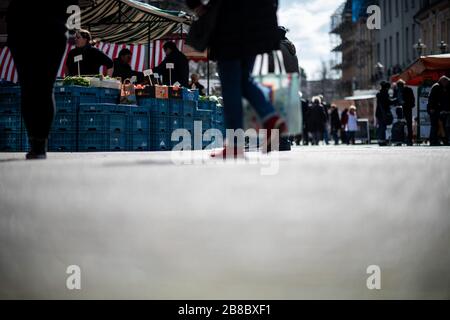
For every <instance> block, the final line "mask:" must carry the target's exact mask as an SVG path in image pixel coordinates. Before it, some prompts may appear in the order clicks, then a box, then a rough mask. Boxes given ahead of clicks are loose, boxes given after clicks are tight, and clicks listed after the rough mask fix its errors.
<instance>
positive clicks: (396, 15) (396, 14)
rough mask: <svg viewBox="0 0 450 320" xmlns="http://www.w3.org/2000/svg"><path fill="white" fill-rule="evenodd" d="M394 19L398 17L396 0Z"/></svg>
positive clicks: (396, 1) (396, 2) (396, 0)
mask: <svg viewBox="0 0 450 320" xmlns="http://www.w3.org/2000/svg"><path fill="white" fill-rule="evenodd" d="M395 17H398V0H395Z"/></svg>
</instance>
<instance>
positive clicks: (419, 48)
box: [414, 39, 427, 57]
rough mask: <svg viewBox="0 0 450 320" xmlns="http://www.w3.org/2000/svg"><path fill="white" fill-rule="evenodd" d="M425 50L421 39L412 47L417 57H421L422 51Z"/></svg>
mask: <svg viewBox="0 0 450 320" xmlns="http://www.w3.org/2000/svg"><path fill="white" fill-rule="evenodd" d="M426 48H427V46H426V45H425V44H424V43H423V42H422V39H419V41H417V43H416V44H415V45H414V49H416V50H417V54H418V55H419V57H420V56H421V55H422V52H423V50H424V49H426Z"/></svg>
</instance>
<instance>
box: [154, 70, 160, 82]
mask: <svg viewBox="0 0 450 320" xmlns="http://www.w3.org/2000/svg"><path fill="white" fill-rule="evenodd" d="M153 76H154V77H155V79H156V83H157V84H159V83H160V82H159V73H155V74H153Z"/></svg>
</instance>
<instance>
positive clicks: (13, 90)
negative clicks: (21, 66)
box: [0, 87, 21, 113]
mask: <svg viewBox="0 0 450 320" xmlns="http://www.w3.org/2000/svg"><path fill="white" fill-rule="evenodd" d="M20 100H21V90H20V87H0V113H20Z"/></svg>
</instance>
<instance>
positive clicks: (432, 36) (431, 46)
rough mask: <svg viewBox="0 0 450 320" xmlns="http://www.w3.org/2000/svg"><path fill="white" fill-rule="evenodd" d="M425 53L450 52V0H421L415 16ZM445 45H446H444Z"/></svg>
mask: <svg viewBox="0 0 450 320" xmlns="http://www.w3.org/2000/svg"><path fill="white" fill-rule="evenodd" d="M415 20H416V21H417V22H418V24H419V28H420V37H421V40H422V42H423V43H424V44H425V46H426V48H424V53H425V54H439V53H447V52H450V50H449V47H448V46H449V44H450V1H449V0H422V1H421V2H420V10H419V12H418V13H417V14H416V16H415ZM445 45H446V46H445Z"/></svg>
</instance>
